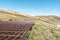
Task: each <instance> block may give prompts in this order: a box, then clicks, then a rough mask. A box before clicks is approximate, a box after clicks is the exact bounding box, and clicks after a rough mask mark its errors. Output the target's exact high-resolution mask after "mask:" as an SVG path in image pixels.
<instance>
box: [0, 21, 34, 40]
mask: <svg viewBox="0 0 60 40" xmlns="http://www.w3.org/2000/svg"><path fill="white" fill-rule="evenodd" d="M33 24H34V23H33V21H4V22H3V21H0V40H23V37H24V36H25V35H26V33H27V32H28V31H29V30H30V29H31V28H32V26H33Z"/></svg>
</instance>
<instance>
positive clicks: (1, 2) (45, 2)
mask: <svg viewBox="0 0 60 40" xmlns="http://www.w3.org/2000/svg"><path fill="white" fill-rule="evenodd" d="M0 8H2V9H7V10H12V11H17V12H22V13H25V14H28V15H33V16H35V15H56V16H60V0H0Z"/></svg>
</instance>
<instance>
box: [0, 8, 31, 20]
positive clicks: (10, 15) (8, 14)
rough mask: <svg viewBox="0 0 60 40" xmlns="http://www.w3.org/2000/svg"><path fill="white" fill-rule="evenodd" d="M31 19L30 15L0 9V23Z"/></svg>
mask: <svg viewBox="0 0 60 40" xmlns="http://www.w3.org/2000/svg"><path fill="white" fill-rule="evenodd" d="M30 18H32V16H30V15H25V14H23V13H18V12H14V11H10V10H2V9H0V20H1V21H2V20H3V21H14V20H27V19H30Z"/></svg>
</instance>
